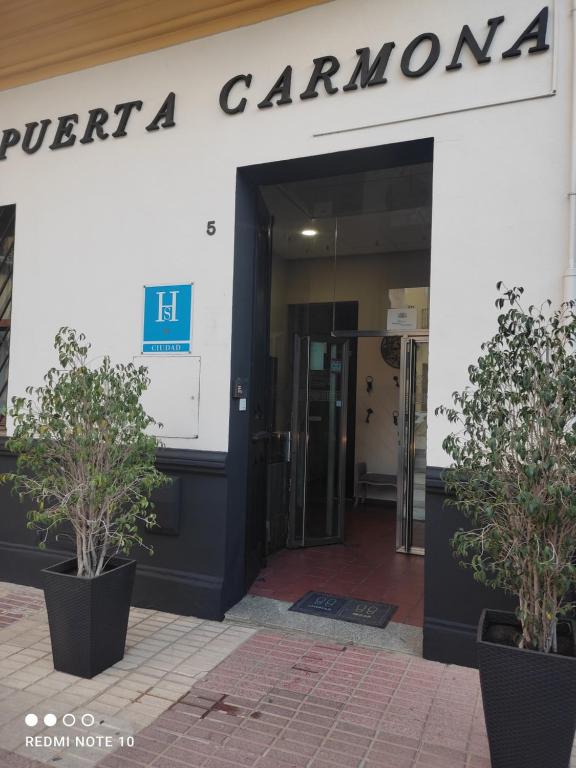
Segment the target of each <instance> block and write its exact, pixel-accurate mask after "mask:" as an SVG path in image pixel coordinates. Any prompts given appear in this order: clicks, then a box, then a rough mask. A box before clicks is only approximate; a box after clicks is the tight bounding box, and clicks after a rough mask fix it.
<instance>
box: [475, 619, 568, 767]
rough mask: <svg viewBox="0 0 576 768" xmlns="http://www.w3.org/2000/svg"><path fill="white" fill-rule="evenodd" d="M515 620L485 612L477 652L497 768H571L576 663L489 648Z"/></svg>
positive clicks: (508, 648) (502, 647) (547, 655)
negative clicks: (493, 634)
mask: <svg viewBox="0 0 576 768" xmlns="http://www.w3.org/2000/svg"><path fill="white" fill-rule="evenodd" d="M494 624H513V625H515V626H516V625H518V621H517V619H516V617H515V616H514V614H512V613H507V612H504V611H490V610H487V611H484V612H483V613H482V616H481V617H480V623H479V625H478V636H477V649H478V663H479V668H480V683H481V685H482V700H483V703H484V716H485V719H486V728H487V731H488V741H489V743H490V757H491V760H492V768H568V766H569V764H570V754H571V752H572V742H573V741H574V731H575V728H576V658H575V657H573V656H560V655H557V654H550V653H540V652H538V651H529V650H524V649H521V648H515V647H511V646H505V645H500V644H497V643H493V642H488V641H487V640H486V639H485V637H486V631H487V629H488V628H489V627H490V626H493V625H494Z"/></svg>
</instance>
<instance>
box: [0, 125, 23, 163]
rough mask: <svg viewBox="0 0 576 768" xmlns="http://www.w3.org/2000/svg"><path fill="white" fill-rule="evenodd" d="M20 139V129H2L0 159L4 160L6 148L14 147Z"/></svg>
mask: <svg viewBox="0 0 576 768" xmlns="http://www.w3.org/2000/svg"><path fill="white" fill-rule="evenodd" d="M19 141H20V131H17V130H16V128H7V129H6V130H5V131H2V141H0V160H6V150H7V149H10V147H15V146H16V144H18V142H19Z"/></svg>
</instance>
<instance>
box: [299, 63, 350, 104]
mask: <svg viewBox="0 0 576 768" xmlns="http://www.w3.org/2000/svg"><path fill="white" fill-rule="evenodd" d="M324 64H328V69H327V70H326V71H324ZM339 69H340V62H339V61H338V59H337V58H336V56H320V58H318V59H314V71H313V72H312V77H311V78H310V82H309V83H308V87H307V88H306V90H305V91H304V92H303V93H301V94H300V98H301V99H315V98H316V96H318V91H317V90H316V88H317V87H318V83H319V82H320V81H322V82H323V83H324V88H325V89H326V93H328V94H330V95H332V94H333V93H336V91H337V90H338V88H336V86H335V85H332V80H331V79H330V78H331V77H333V76H334V75H335V74H336V72H338V70H339Z"/></svg>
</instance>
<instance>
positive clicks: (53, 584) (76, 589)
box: [43, 557, 136, 677]
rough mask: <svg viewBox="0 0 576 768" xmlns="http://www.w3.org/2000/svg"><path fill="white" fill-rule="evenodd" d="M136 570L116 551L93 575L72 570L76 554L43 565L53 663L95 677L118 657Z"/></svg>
mask: <svg viewBox="0 0 576 768" xmlns="http://www.w3.org/2000/svg"><path fill="white" fill-rule="evenodd" d="M135 571H136V561H135V560H126V559H124V558H119V557H118V558H113V559H112V560H111V561H110V562H109V564H108V567H107V568H106V570H105V571H104V572H103V573H101V574H100V576H96V578H93V579H90V578H87V579H85V578H81V577H78V576H76V558H73V559H72V560H66V561H64V562H63V563H58V564H57V565H53V566H52V567H51V568H46V569H44V571H43V574H44V596H45V598H46V608H47V610H48V622H49V624H50V638H51V640H52V657H53V659H54V668H55V669H57V670H58V671H59V672H67V673H68V674H69V675H77V676H78V677H94V675H97V674H98V673H99V672H102V671H103V670H105V669H107V668H108V667H110V666H112V664H115V663H116V662H117V661H120V659H122V658H123V656H124V648H125V645H126V631H127V629H128V615H129V612H130V598H131V596H132V587H133V585H134V574H135Z"/></svg>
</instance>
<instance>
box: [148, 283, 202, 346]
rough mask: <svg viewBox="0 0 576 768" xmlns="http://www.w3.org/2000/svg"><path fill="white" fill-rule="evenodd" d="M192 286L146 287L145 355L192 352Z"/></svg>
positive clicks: (187, 284) (189, 284)
mask: <svg viewBox="0 0 576 768" xmlns="http://www.w3.org/2000/svg"><path fill="white" fill-rule="evenodd" d="M192 287H193V286H192V283H186V284H184V285H154V286H149V285H147V286H145V287H144V333H143V339H142V352H143V353H146V352H148V353H149V352H169V353H170V352H190V342H191V331H192Z"/></svg>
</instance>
